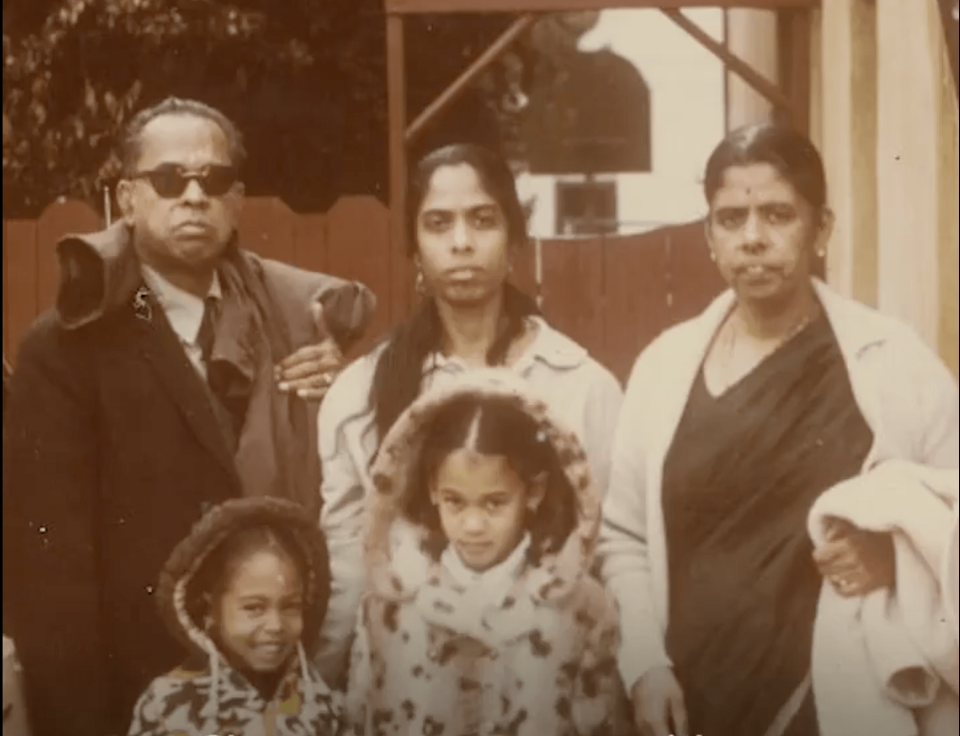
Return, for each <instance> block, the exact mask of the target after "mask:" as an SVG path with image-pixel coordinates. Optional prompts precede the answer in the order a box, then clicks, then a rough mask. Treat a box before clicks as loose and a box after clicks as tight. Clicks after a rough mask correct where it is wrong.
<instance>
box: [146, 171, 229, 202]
mask: <svg viewBox="0 0 960 736" xmlns="http://www.w3.org/2000/svg"><path fill="white" fill-rule="evenodd" d="M130 178H131V179H146V180H147V181H148V182H150V186H151V187H153V191H155V192H156V193H157V195H158V196H160V197H163V198H164V199H176V198H177V197H179V196H181V195H182V194H183V193H184V192H185V191H187V187H188V186H189V184H190V182H191V181H195V182H197V184H199V185H200V188H201V189H202V190H203V191H204V193H205V194H206V195H207V196H208V197H222V196H223V195H224V194H226V193H227V192H229V191H230V190H231V189H232V188H233V185H234V184H236V183H237V170H236V168H235V167H233V166H222V165H213V166H205V167H203V168H202V169H201V170H200V171H196V172H189V173H188V172H185V171H184V170H183V169H182V168H180V167H179V166H158V167H157V168H155V169H153V170H151V171H138V172H137V173H136V174H134V175H133V176H131V177H130Z"/></svg>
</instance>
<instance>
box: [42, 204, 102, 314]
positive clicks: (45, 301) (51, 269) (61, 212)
mask: <svg viewBox="0 0 960 736" xmlns="http://www.w3.org/2000/svg"><path fill="white" fill-rule="evenodd" d="M102 227H103V220H102V219H101V217H100V215H99V214H97V212H96V210H94V209H93V208H92V207H90V206H89V205H88V204H86V203H85V202H78V201H76V200H59V201H57V202H54V203H53V204H51V205H50V206H49V207H47V208H46V209H45V210H44V211H43V213H42V214H41V215H40V219H39V220H37V306H38V309H39V310H40V311H41V312H44V311H46V310H47V309H50V308H52V307H53V305H54V302H55V300H56V297H57V288H58V285H59V282H60V267H59V264H58V263H57V243H58V242H59V241H60V239H61V238H62V237H63V236H64V235H70V234H77V235H80V234H85V233H93V232H96V231H97V230H100V229H101V228H102Z"/></svg>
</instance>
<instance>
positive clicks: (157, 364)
mask: <svg viewBox="0 0 960 736" xmlns="http://www.w3.org/2000/svg"><path fill="white" fill-rule="evenodd" d="M131 310H132V313H133V315H132V317H131V320H130V322H131V323H132V325H131V333H132V335H131V336H132V338H133V340H134V342H135V343H136V345H137V349H138V350H139V351H140V354H141V355H142V356H143V357H144V358H145V359H146V361H147V362H148V363H149V364H150V366H151V367H152V368H153V370H154V372H155V373H156V375H157V378H158V379H159V381H160V383H161V384H162V385H163V387H164V389H165V390H166V391H167V392H168V393H169V394H170V397H171V398H172V399H173V400H174V402H175V403H176V404H177V406H178V407H179V409H180V412H181V414H182V415H183V418H184V420H185V421H186V423H187V425H188V426H189V427H190V429H191V430H192V431H193V433H194V434H195V435H196V437H197V439H198V440H199V442H200V443H201V444H202V445H203V446H204V447H205V448H206V449H207V450H209V451H210V454H211V455H213V456H214V457H215V458H216V459H217V460H218V461H219V462H220V463H221V464H222V465H223V467H224V469H226V470H227V471H228V472H230V473H231V474H235V473H236V464H235V463H234V458H233V457H232V455H231V453H230V450H229V448H228V447H227V443H226V440H225V439H224V437H223V433H222V430H221V429H220V424H219V422H218V421H217V416H216V414H215V413H214V409H213V406H212V405H211V403H210V397H209V395H208V391H207V389H206V387H205V386H204V385H203V379H202V377H201V376H200V375H199V374H198V373H197V371H196V369H195V368H194V366H193V364H192V363H191V362H190V359H189V358H188V357H187V354H186V352H185V351H184V349H183V346H182V345H181V344H180V340H179V339H178V338H177V335H176V333H175V332H174V331H173V328H172V327H171V326H170V323H169V322H168V321H167V318H166V316H165V315H164V313H163V310H162V309H161V308H160V305H159V304H158V303H157V302H156V300H155V299H154V298H153V296H152V295H151V294H150V292H149V290H147V289H145V288H143V289H140V290H139V291H138V292H137V294H136V295H135V297H134V301H133V304H132V305H131Z"/></svg>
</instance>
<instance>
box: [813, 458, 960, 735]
mask: <svg viewBox="0 0 960 736" xmlns="http://www.w3.org/2000/svg"><path fill="white" fill-rule="evenodd" d="M958 478H960V473H958V471H957V470H956V469H948V470H937V469H931V468H928V467H923V466H920V465H916V464H913V463H907V462H902V461H895V460H891V461H889V462H885V463H882V464H880V465H879V466H877V467H876V468H874V469H873V470H871V471H869V472H867V473H865V474H863V475H859V476H857V477H855V478H852V479H850V480H847V481H844V482H842V483H839V484H838V485H836V486H834V487H833V488H832V489H830V490H829V491H827V492H826V493H824V494H823V495H822V496H821V497H820V498H819V499H818V501H817V502H816V503H815V504H814V507H813V509H812V510H811V513H810V517H809V527H808V528H809V532H810V536H811V539H812V540H813V542H814V544H815V545H818V546H819V545H821V544H823V543H824V542H825V541H826V529H827V527H828V522H829V520H830V519H831V518H838V519H842V520H845V521H848V522H850V523H851V524H853V525H854V526H856V527H858V528H860V529H865V530H869V531H876V532H888V533H890V534H892V535H893V543H894V550H895V561H896V562H895V570H896V586H895V589H894V590H893V591H888V590H878V591H875V592H873V593H871V594H869V595H867V596H865V597H863V598H855V599H847V598H842V597H840V596H839V594H838V593H837V592H836V591H835V590H834V589H833V587H832V586H831V585H830V584H829V583H825V584H824V587H823V591H822V593H821V597H820V605H819V608H818V611H817V619H816V626H815V630H814V642H813V668H812V674H813V687H814V695H815V697H816V702H817V713H818V716H819V720H820V729H821V733H823V734H825V736H833V734H836V735H837V736H840V735H841V734H854V733H857V734H859V733H864V734H867V733H869V734H872V735H873V736H915V735H916V734H918V733H922V734H927V735H928V736H934V735H935V736H941V734H947V733H949V734H953V733H956V731H957V713H958V707H957V697H956V696H957V690H958V650H957V637H956V635H955V632H954V631H953V629H952V627H951V626H950V624H949V622H948V617H947V613H946V609H947V594H948V591H947V590H944V589H943V581H942V580H941V575H940V571H941V570H943V569H944V565H945V563H946V562H947V559H948V558H947V555H948V554H949V548H950V535H951V531H952V529H951V527H952V522H953V518H952V516H953V509H954V508H955V506H956V504H957V495H958V485H960V482H958ZM954 554H955V553H954ZM914 711H916V712H917V714H918V716H919V717H915V715H914ZM918 721H919V722H920V723H921V724H923V727H922V728H921V727H920V726H918Z"/></svg>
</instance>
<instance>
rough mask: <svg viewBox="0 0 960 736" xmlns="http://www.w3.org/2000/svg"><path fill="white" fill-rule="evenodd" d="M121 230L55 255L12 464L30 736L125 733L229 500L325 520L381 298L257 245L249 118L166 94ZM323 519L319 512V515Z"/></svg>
mask: <svg viewBox="0 0 960 736" xmlns="http://www.w3.org/2000/svg"><path fill="white" fill-rule="evenodd" d="M122 153H123V157H122V158H123V162H124V177H123V180H122V181H121V182H120V184H119V186H118V188H117V192H116V193H117V202H118V205H119V211H120V213H121V215H122V218H121V220H120V221H119V222H117V223H115V224H114V225H113V226H111V227H110V228H108V229H107V230H105V231H103V232H100V233H96V234H93V235H86V236H70V237H67V238H65V239H64V240H63V241H62V242H61V243H60V244H59V247H58V255H59V258H60V262H61V273H62V280H61V285H60V289H59V292H58V295H57V304H56V309H55V310H53V311H52V312H51V313H49V314H46V315H44V316H42V317H41V318H40V319H39V320H38V321H37V323H36V324H35V325H34V326H33V327H32V329H31V330H30V332H29V333H28V335H27V336H26V338H25V339H24V341H23V343H22V345H21V347H20V349H19V353H18V355H17V363H16V371H15V373H14V377H13V380H12V385H11V392H10V399H9V401H10V403H9V406H8V407H7V408H8V416H7V421H8V425H7V429H8V435H7V441H6V442H5V445H6V447H5V451H4V482H3V496H4V497H3V524H4V527H3V531H4V533H3V538H4V540H3V541H4V554H3V560H4V589H5V591H10V590H13V591H16V592H17V594H16V595H11V596H9V597H10V598H11V599H12V600H9V601H5V603H7V604H10V605H9V608H10V609H11V610H10V611H9V613H10V615H11V619H12V631H10V632H5V633H10V634H12V638H13V640H14V642H15V644H16V647H17V651H18V652H19V654H20V659H21V661H22V663H23V668H24V676H25V683H26V693H27V703H28V707H27V710H28V712H29V713H30V714H31V716H32V718H33V720H34V723H33V724H32V733H33V736H64V735H65V734H70V736H111V734H112V735H114V736H121V735H122V734H124V733H126V729H127V723H128V720H129V717H130V715H131V713H132V709H133V705H134V703H135V700H136V697H137V695H138V694H139V692H140V691H142V689H143V688H144V687H145V686H146V685H147V684H148V682H149V681H150V680H151V679H152V678H153V677H155V676H157V675H159V674H160V673H162V672H165V671H167V670H169V669H170V668H171V667H173V666H174V665H175V664H177V663H178V662H179V661H180V660H181V657H182V652H181V651H180V650H179V647H178V645H177V644H176V642H174V641H173V640H172V639H170V638H169V635H168V634H167V633H166V631H165V628H164V627H163V625H162V624H161V622H160V620H159V614H158V612H157V611H156V610H155V605H154V600H153V590H154V586H156V584H157V579H158V575H159V573H160V569H161V566H162V564H163V562H164V560H165V559H166V558H167V556H168V555H169V553H170V552H171V550H172V549H173V547H174V546H175V545H176V544H177V542H179V541H180V539H181V538H182V537H184V536H186V534H187V533H188V532H189V531H190V528H191V525H192V524H194V523H195V522H196V521H197V520H198V519H199V517H200V516H201V514H202V513H203V511H204V510H205V509H206V508H208V507H209V506H210V505H211V504H215V503H218V502H220V501H223V500H225V499H227V498H230V497H234V496H240V495H254V496H258V495H278V496H283V497H287V498H292V499H293V500H296V501H298V502H301V503H303V504H304V505H306V506H307V507H309V508H310V509H311V510H312V512H314V513H317V514H319V482H320V468H319V466H318V461H317V459H316V458H317V453H316V426H315V425H316V412H317V408H318V404H317V399H318V398H319V397H321V396H322V395H323V392H324V391H325V389H326V387H327V386H328V385H329V383H330V381H331V380H332V375H333V374H334V373H335V372H336V371H337V370H338V369H339V367H340V364H341V362H342V360H343V353H344V352H346V351H347V350H348V349H349V348H350V347H351V345H352V344H353V343H354V342H355V341H356V340H357V339H358V337H359V336H360V335H361V334H362V332H363V330H364V328H365V327H366V325H367V322H368V320H369V317H370V314H371V311H372V309H373V297H372V295H371V294H370V292H369V291H368V290H367V289H366V287H364V286H362V285H360V284H357V283H354V282H347V281H343V280H340V279H336V278H334V277H331V276H326V275H323V274H312V273H307V272H304V271H301V270H299V269H296V268H293V267H291V266H287V265H283V264H279V263H275V262H271V261H267V260H263V259H260V258H258V257H256V256H254V255H252V254H251V253H249V252H247V251H245V250H243V249H242V248H241V244H240V243H239V242H238V236H237V230H238V217H239V213H240V208H241V204H242V201H243V185H242V184H241V181H240V177H239V172H240V171H241V169H242V166H243V159H244V151H243V145H242V141H241V138H240V135H239V133H238V132H237V130H236V128H235V127H234V125H233V123H232V122H230V121H229V120H228V119H227V118H226V117H224V116H223V115H222V114H221V113H220V112H218V111H217V110H214V109H212V108H210V107H208V106H206V105H203V104H201V103H197V102H192V101H185V100H176V99H172V100H167V101H165V102H162V103H160V104H159V105H157V106H156V107H153V108H151V109H149V110H146V111H144V112H142V113H140V114H139V115H138V116H137V117H136V118H134V119H133V120H132V121H131V124H130V128H129V131H128V135H127V137H126V139H125V141H124V145H123V151H122ZM318 518H319V517H318Z"/></svg>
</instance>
